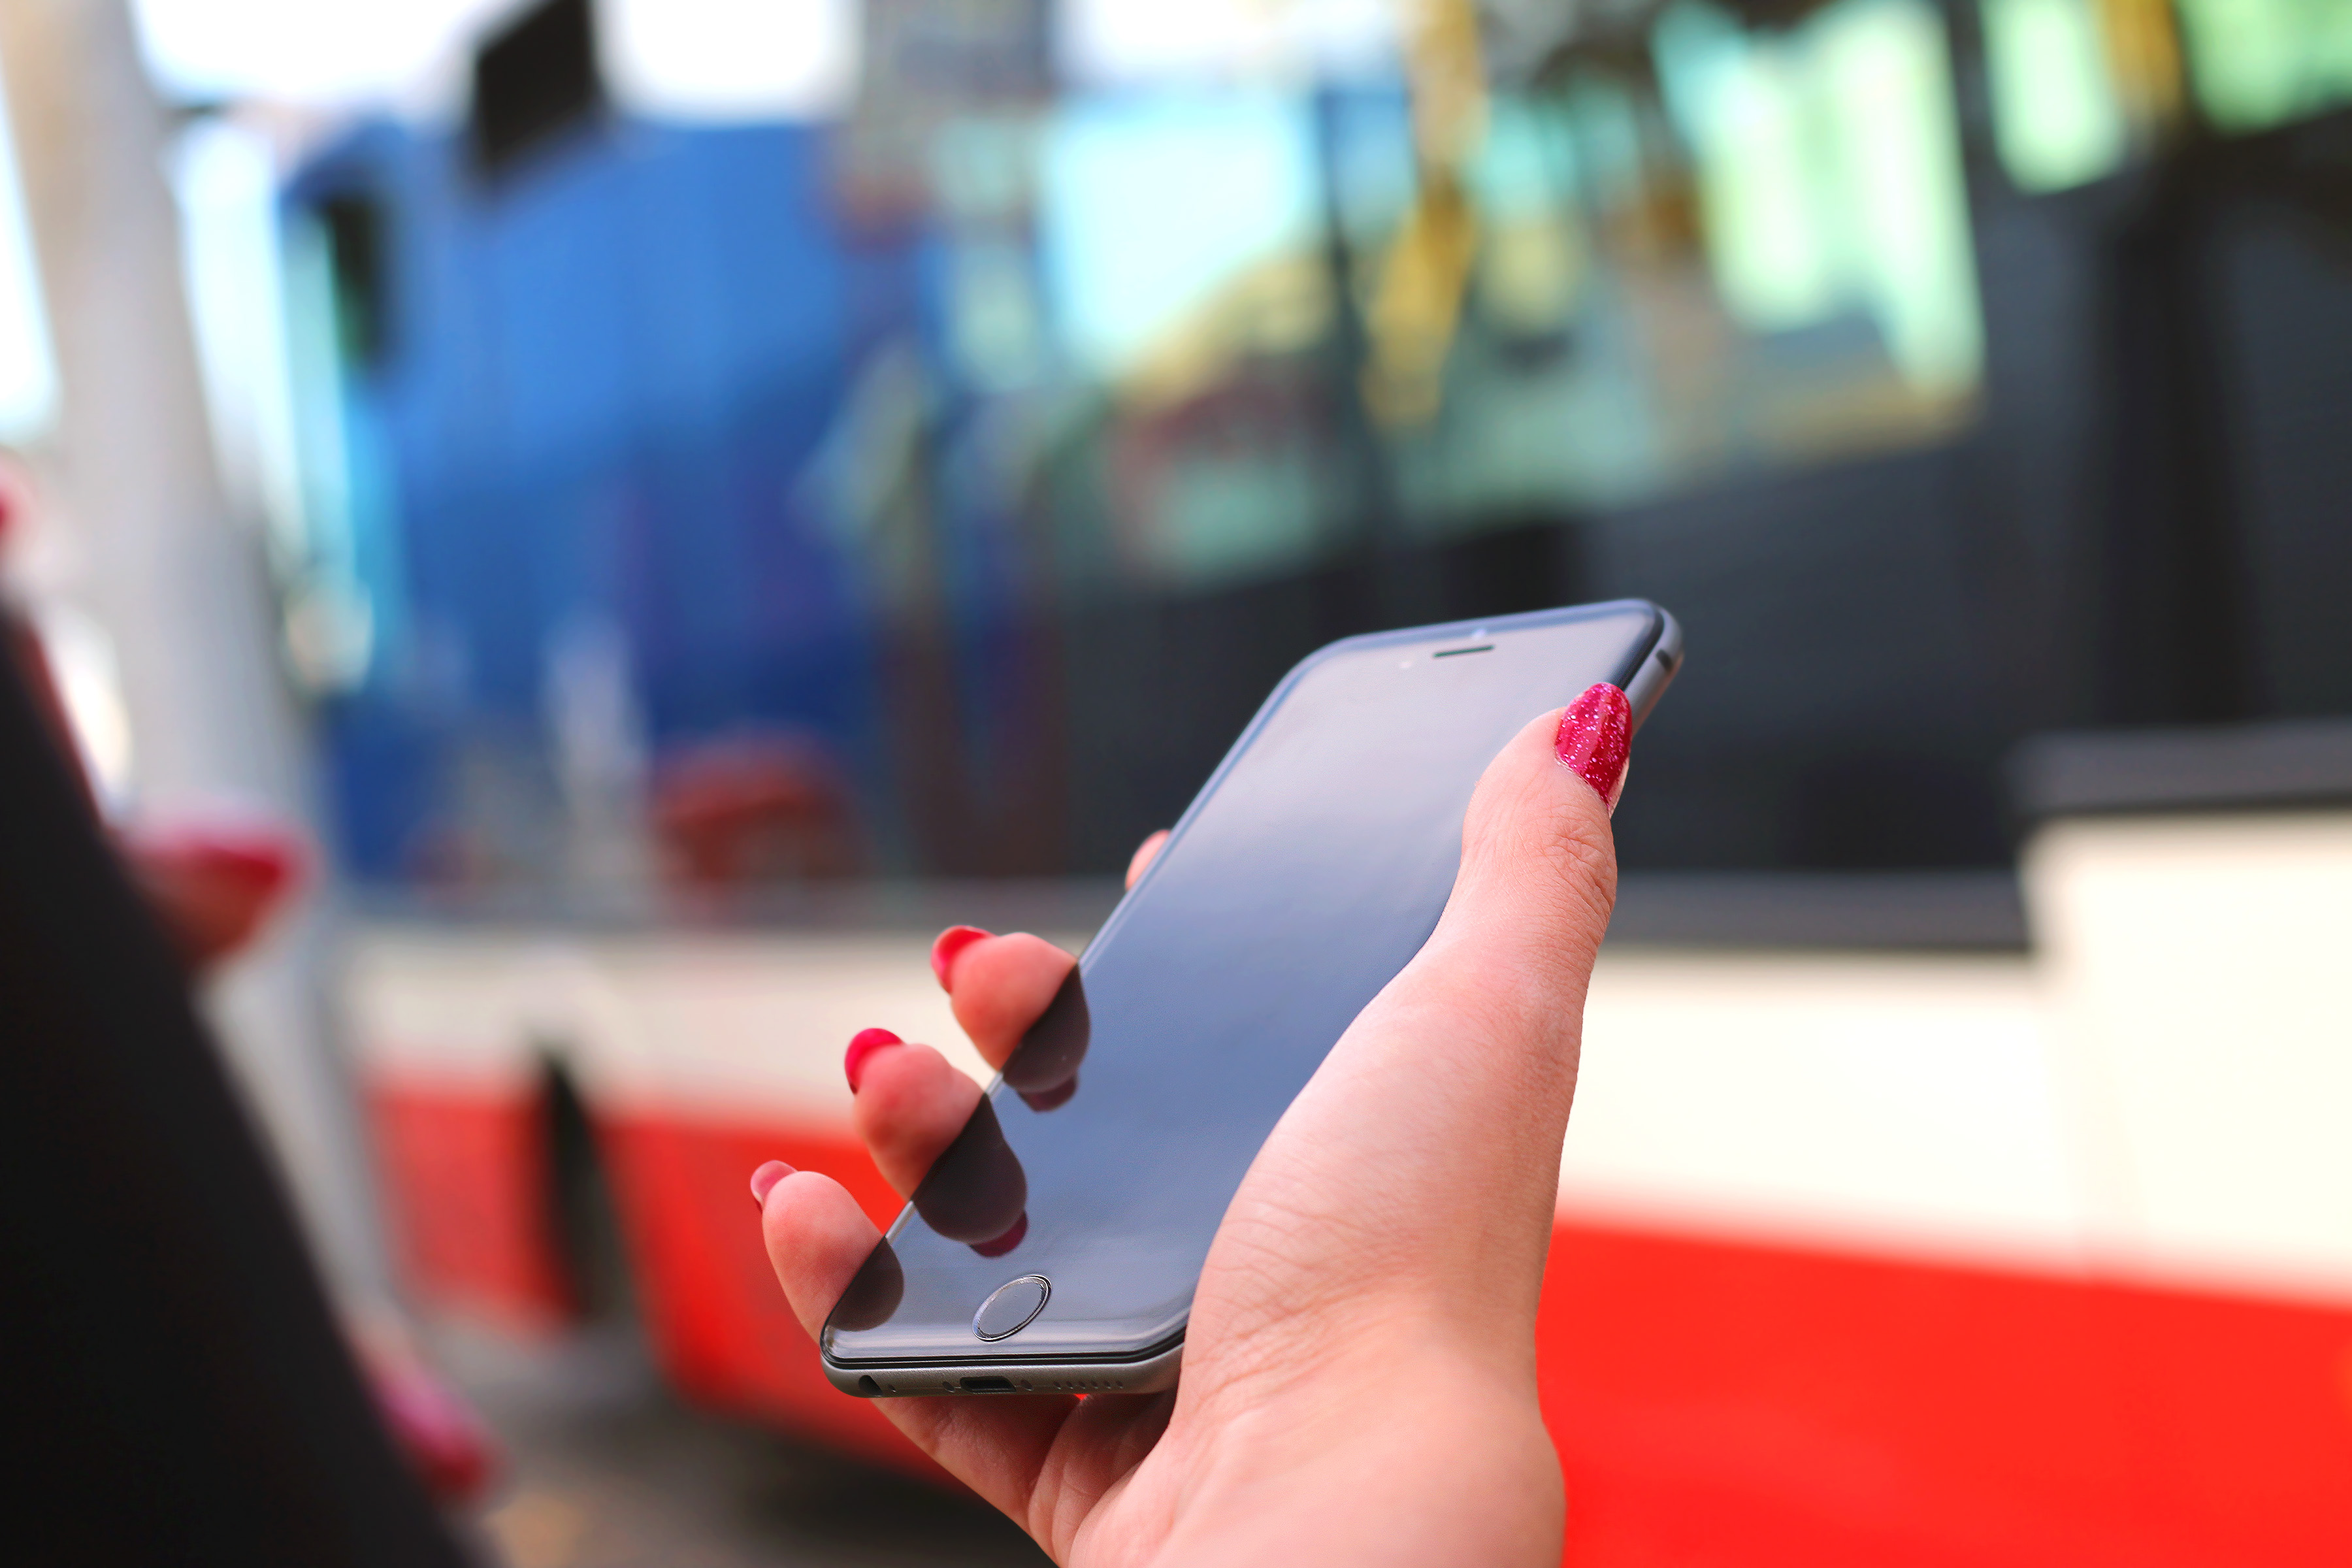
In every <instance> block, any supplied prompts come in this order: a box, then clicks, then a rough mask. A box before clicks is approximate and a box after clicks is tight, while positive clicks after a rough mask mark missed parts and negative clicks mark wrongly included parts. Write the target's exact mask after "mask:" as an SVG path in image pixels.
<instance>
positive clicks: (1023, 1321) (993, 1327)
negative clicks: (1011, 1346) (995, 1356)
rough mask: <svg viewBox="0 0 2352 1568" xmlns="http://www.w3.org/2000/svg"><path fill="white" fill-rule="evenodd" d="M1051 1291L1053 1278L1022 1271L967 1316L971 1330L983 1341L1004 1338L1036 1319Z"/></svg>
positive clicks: (999, 1287) (1052, 1290)
mask: <svg viewBox="0 0 2352 1568" xmlns="http://www.w3.org/2000/svg"><path fill="white" fill-rule="evenodd" d="M1053 1293H1054V1285H1053V1281H1051V1280H1049V1279H1046V1278H1045V1276H1044V1275H1043V1274H1024V1275H1023V1276H1022V1277H1021V1278H1020V1279H1015V1280H1013V1282H1012V1283H1010V1284H1006V1285H999V1286H998V1287H997V1288H996V1289H995V1290H994V1291H993V1292H992V1293H991V1294H990V1296H989V1298H988V1300H985V1301H982V1303H981V1304H980V1310H979V1311H977V1312H974V1313H973V1314H972V1315H971V1331H972V1332H973V1333H975V1334H978V1335H979V1336H980V1337H981V1338H982V1339H984V1340H1002V1339H1008V1338H1010V1337H1011V1336H1013V1335H1014V1334H1017V1333H1019V1332H1020V1331H1022V1330H1024V1329H1025V1328H1027V1327H1028V1326H1029V1325H1030V1324H1031V1323H1032V1322H1033V1321H1035V1320H1036V1317H1037V1314H1038V1313H1040V1312H1042V1311H1044V1310H1045V1298H1046V1297H1048V1296H1050V1295H1052V1294H1053Z"/></svg>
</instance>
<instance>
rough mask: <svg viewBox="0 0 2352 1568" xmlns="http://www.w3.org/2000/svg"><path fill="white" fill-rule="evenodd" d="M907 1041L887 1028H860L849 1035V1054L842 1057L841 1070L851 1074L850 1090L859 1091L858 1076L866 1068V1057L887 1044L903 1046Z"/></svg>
mask: <svg viewBox="0 0 2352 1568" xmlns="http://www.w3.org/2000/svg"><path fill="white" fill-rule="evenodd" d="M906 1043H907V1042H906V1041H904V1040H902V1039H900V1038H899V1037H898V1036H896V1035H894V1034H892V1033H891V1032H890V1031H889V1030H887V1029H860V1030H858V1031H857V1033H856V1034H854V1035H852V1036H850V1037H849V1054H848V1055H846V1056H845V1057H843V1058H841V1070H842V1071H844V1072H845V1073H847V1074H848V1075H849V1092H850V1093H852V1094H856V1092H857V1077H858V1075H859V1074H860V1073H862V1072H864V1071H865V1070H866V1058H868V1057H870V1056H872V1055H873V1054H874V1053H875V1052H877V1051H878V1050H880V1049H881V1048H882V1047H885V1046H903V1045H905V1044H906Z"/></svg>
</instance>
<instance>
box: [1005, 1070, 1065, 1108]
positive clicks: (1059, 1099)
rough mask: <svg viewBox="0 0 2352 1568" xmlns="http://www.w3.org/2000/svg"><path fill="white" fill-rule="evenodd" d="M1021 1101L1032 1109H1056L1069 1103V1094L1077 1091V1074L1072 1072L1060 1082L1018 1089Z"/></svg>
mask: <svg viewBox="0 0 2352 1568" xmlns="http://www.w3.org/2000/svg"><path fill="white" fill-rule="evenodd" d="M1015 1092H1016V1093H1018V1094H1019V1095H1020V1096H1021V1103H1022V1104H1024V1105H1025V1106H1027V1107H1028V1108H1029V1109H1030V1110H1059V1109H1061V1108H1062V1107H1063V1106H1065V1105H1067V1104H1069V1103H1070V1096H1072V1095H1074V1094H1076V1093H1077V1092H1078V1077H1077V1074H1076V1073H1072V1074H1071V1075H1070V1076H1069V1077H1068V1078H1066V1079H1063V1080H1062V1081H1061V1082H1059V1083H1056V1084H1051V1085H1048V1086H1047V1087H1046V1088H1044V1089H1019V1090H1016V1091H1015Z"/></svg>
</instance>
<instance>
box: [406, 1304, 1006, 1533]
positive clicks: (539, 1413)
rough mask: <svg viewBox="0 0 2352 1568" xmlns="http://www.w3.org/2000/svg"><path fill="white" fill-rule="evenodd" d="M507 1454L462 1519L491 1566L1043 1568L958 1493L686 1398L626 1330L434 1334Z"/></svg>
mask: <svg viewBox="0 0 2352 1568" xmlns="http://www.w3.org/2000/svg"><path fill="white" fill-rule="evenodd" d="M433 1350H434V1354H435V1357H436V1361H437V1363H438V1364H439V1365H440V1367H441V1368H442V1370H443V1371H444V1372H445V1373H447V1374H448V1375H449V1377H450V1378H451V1379H452V1381H453V1382H455V1383H456V1384H457V1386H458V1387H459V1388H460V1389H461V1390H462V1391H463V1392H464V1393H465V1394H466V1395H467V1397H468V1398H469V1399H471V1400H472V1401H473V1402H474V1404H475V1407H476V1408H477V1409H478V1411H479V1412H480V1413H481V1414H482V1415H483V1416H484V1417H485V1418H486V1419H487V1420H488V1422H489V1424H490V1426H491V1427H492V1428H493V1430H494V1431H495V1432H496V1434H497V1436H498V1440H499V1445H500V1447H501V1448H502V1450H503V1455H504V1462H503V1464H502V1466H501V1468H500V1470H499V1479H498V1480H497V1482H496V1483H495V1485H494V1487H493V1489H492V1490H491V1492H490V1494H489V1495H488V1498H487V1499H485V1500H483V1502H482V1503H481V1504H480V1505H479V1506H478V1507H477V1508H476V1509H474V1510H470V1519H469V1522H468V1528H469V1530H470V1531H472V1533H473V1534H474V1536H475V1539H476V1542H477V1543H478V1547H479V1550H480V1553H481V1557H482V1561H483V1562H484V1563H485V1564H495V1565H499V1568H803V1565H806V1568H916V1565H919V1564H934V1563H957V1564H975V1565H978V1568H992V1565H997V1564H1002V1565H1004V1568H1016V1565H1017V1568H1038V1565H1040V1564H1044V1563H1045V1562H1046V1561H1047V1560H1046V1558H1045V1554H1044V1553H1043V1552H1039V1551H1038V1549H1037V1548H1036V1546H1035V1545H1034V1543H1032V1542H1030V1541H1029V1539H1028V1537H1026V1536H1025V1535H1024V1534H1023V1533H1022V1532H1021V1531H1019V1530H1018V1529H1016V1528H1014V1526H1013V1524H1012V1522H1011V1521H1008V1520H1006V1519H1004V1518H1003V1516H1002V1515H1000V1514H998V1513H997V1512H996V1511H995V1510H993V1509H991V1508H988V1507H986V1506H985V1505H983V1504H982V1503H981V1502H979V1501H978V1500H975V1499H973V1498H971V1497H970V1496H969V1495H966V1494H959V1493H956V1492H953V1491H950V1490H948V1489H944V1488H942V1487H939V1486H934V1485H931V1484H929V1483H927V1482H924V1481H921V1480H917V1479H911V1478H908V1477H906V1476H902V1475H899V1474H898V1473H896V1472H893V1471H888V1470H883V1469H877V1468H871V1467H868V1466H865V1465H861V1464H858V1463H856V1462H855V1461H852V1460H849V1459H845V1458H841V1457H839V1456H837V1455H834V1454H830V1453H827V1452H824V1450H822V1449H819V1448H815V1447H808V1446H804V1445H802V1444H798V1443H794V1442H793V1441H790V1440H788V1439H786V1438H784V1437H782V1436H777V1435H775V1434H773V1433H771V1432H768V1431H765V1430H762V1429H761V1428H760V1427H757V1426H751V1425H748V1424H744V1423H740V1422H736V1421H730V1420H727V1419H724V1418H721V1417H718V1416H714V1415H708V1414H706V1413H703V1412H700V1411H697V1410H693V1409H689V1408H688V1407H686V1406H685V1405H681V1404H680V1403H679V1402H678V1401H677V1399H676V1398H675V1397H674V1396H673V1395H672V1394H670V1393H669V1392H668V1391H667V1388H665V1387H664V1386H663V1384H662V1383H661V1380H660V1378H659V1377H658V1375H656V1373H655V1371H654V1369H653V1368H652V1366H651V1365H650V1364H648V1363H647V1361H646V1356H645V1354H644V1352H643V1351H642V1349H641V1348H640V1344H639V1342H638V1341H637V1340H636V1339H635V1336H634V1335H633V1334H630V1333H627V1332H625V1331H602V1332H599V1333H596V1334H583V1335H580V1336H576V1337H574V1338H572V1339H570V1340H567V1341H564V1342H561V1343H557V1344H553V1345H547V1346H539V1347H531V1346H526V1345H522V1344H518V1343H515V1342H508V1341H504V1340H500V1339H497V1338H492V1337H488V1336H486V1335H481V1334H476V1333H468V1332H463V1331H453V1330H446V1329H445V1330H442V1331H437V1332H436V1333H435V1335H434V1336H433Z"/></svg>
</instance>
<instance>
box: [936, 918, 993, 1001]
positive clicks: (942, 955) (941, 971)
mask: <svg viewBox="0 0 2352 1568" xmlns="http://www.w3.org/2000/svg"><path fill="white" fill-rule="evenodd" d="M992 934H994V933H992V932H990V931H982V930H981V929H980V928H979V927H978V926H950V927H948V929H947V930H945V931H941V932H940V940H939V941H937V942H933V943H931V973H933V974H936V975H938V976H939V977H940V990H942V991H944V990H946V989H947V987H948V976H949V975H950V974H952V973H955V961H956V954H958V953H960V952H962V951H963V950H964V949H965V948H967V947H970V946H971V944H972V943H973V942H984V941H986V940H987V939H988V938H989V937H990V936H991V935H992Z"/></svg>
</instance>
